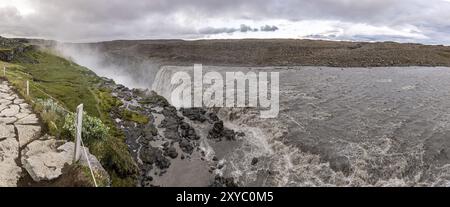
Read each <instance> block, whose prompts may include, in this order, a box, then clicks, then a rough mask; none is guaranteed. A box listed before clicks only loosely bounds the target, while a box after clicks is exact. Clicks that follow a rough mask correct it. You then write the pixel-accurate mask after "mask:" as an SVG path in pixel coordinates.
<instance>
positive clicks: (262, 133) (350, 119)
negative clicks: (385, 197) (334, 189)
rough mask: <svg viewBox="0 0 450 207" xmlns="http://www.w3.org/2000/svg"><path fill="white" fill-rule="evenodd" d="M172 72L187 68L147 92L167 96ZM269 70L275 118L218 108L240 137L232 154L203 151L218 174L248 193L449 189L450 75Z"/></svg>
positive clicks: (437, 71)
mask: <svg viewBox="0 0 450 207" xmlns="http://www.w3.org/2000/svg"><path fill="white" fill-rule="evenodd" d="M268 69H270V68H251V69H249V68H227V67H206V69H205V71H211V70H215V71H220V72H224V71H236V70H241V71H243V72H245V71H248V70H254V71H258V70H268ZM179 70H184V71H185V70H188V69H187V68H186V67H164V68H163V69H162V70H160V71H159V72H158V75H157V77H156V80H155V83H154V84H153V90H155V91H156V92H159V93H160V94H162V95H164V96H166V98H170V97H168V95H169V94H170V91H171V90H172V89H173V88H172V86H171V85H170V77H171V74H173V73H174V72H176V71H179ZM276 70H277V71H279V72H280V82H281V86H280V88H281V89H280V90H281V91H280V101H281V103H280V110H281V111H280V115H279V117H278V118H276V119H261V118H259V112H258V111H257V109H248V108H247V109H244V108H234V109H227V108H223V109H221V112H220V117H221V118H222V119H224V120H225V125H226V126H227V127H228V128H231V129H234V130H235V131H242V132H244V133H245V134H246V135H245V136H244V137H243V138H241V139H240V140H239V141H238V143H239V144H237V145H234V146H232V147H223V145H220V144H216V143H211V142H210V143H208V144H209V145H210V146H212V147H211V148H212V149H213V150H214V151H215V152H214V153H217V154H221V155H222V157H223V159H225V161H226V167H225V168H224V170H223V172H222V173H224V174H226V175H229V176H234V177H235V178H236V179H237V180H238V181H239V182H240V183H242V184H244V185H248V186H422V185H425V186H449V184H450V182H449V180H450V165H449V164H450V160H449V157H450V151H449V150H448V149H449V147H450V139H448V137H449V136H450V128H449V126H450V108H449V107H448V106H449V104H450V99H449V98H450V91H449V90H448V88H450V69H449V68H425V67H409V68H372V69H368V68H346V69H340V68H322V67H295V68H293V69H287V68H277V69H276ZM167 84H169V85H167ZM169 100H170V99H169ZM255 157H256V158H258V159H259V162H258V163H257V164H256V165H254V166H253V165H251V164H250V163H251V162H252V159H253V158H255Z"/></svg>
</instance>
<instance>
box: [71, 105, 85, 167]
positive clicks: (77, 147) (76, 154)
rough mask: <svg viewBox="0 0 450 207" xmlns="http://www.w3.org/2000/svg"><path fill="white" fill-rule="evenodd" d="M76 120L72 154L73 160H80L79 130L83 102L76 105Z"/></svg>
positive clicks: (81, 124) (81, 120) (81, 121)
mask: <svg viewBox="0 0 450 207" xmlns="http://www.w3.org/2000/svg"><path fill="white" fill-rule="evenodd" d="M76 118H77V120H76V121H77V122H76V137H75V150H74V156H73V162H74V163H75V162H77V161H78V160H80V157H81V153H80V148H81V131H82V130H83V104H80V105H79V106H78V107H77V117H76Z"/></svg>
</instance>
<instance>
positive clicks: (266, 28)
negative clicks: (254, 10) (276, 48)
mask: <svg viewBox="0 0 450 207" xmlns="http://www.w3.org/2000/svg"><path fill="white" fill-rule="evenodd" d="M277 30H278V27H277V26H275V25H272V26H270V25H265V26H262V27H261V31H263V32H274V31H277Z"/></svg>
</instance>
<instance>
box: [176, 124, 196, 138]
mask: <svg viewBox="0 0 450 207" xmlns="http://www.w3.org/2000/svg"><path fill="white" fill-rule="evenodd" d="M180 135H181V137H183V138H186V139H189V140H199V139H200V137H199V136H197V134H196V133H195V130H194V128H192V127H191V126H190V125H189V124H187V123H182V124H181V125H180Z"/></svg>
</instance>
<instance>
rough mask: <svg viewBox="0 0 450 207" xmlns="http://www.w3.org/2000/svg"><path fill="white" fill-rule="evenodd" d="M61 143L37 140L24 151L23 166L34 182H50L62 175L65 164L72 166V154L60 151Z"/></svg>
mask: <svg viewBox="0 0 450 207" xmlns="http://www.w3.org/2000/svg"><path fill="white" fill-rule="evenodd" d="M59 145H61V142H58V141H57V140H55V139H48V140H36V141H34V142H32V143H30V144H28V145H27V146H26V147H25V148H24V149H23V150H22V165H23V168H25V169H26V170H27V172H28V174H30V176H31V178H33V180H34V181H36V182H39V181H50V180H53V179H56V178H58V177H59V176H60V175H61V174H62V169H63V167H64V165H65V164H71V163H72V158H73V150H72V152H71V153H70V152H68V151H64V150H62V151H58V150H57V149H58V147H59Z"/></svg>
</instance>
